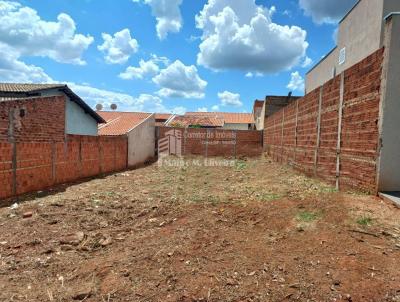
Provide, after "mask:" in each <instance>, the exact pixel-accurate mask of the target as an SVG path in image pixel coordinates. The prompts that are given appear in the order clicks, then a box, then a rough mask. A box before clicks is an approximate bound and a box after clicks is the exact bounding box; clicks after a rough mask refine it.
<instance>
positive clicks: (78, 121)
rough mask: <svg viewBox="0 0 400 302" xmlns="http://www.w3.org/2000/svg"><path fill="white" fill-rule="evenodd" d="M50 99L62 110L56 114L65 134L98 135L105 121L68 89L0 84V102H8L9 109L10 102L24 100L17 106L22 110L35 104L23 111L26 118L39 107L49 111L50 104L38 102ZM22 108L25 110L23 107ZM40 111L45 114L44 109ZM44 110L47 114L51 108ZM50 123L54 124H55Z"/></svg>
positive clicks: (55, 86)
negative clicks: (57, 103) (60, 106)
mask: <svg viewBox="0 0 400 302" xmlns="http://www.w3.org/2000/svg"><path fill="white" fill-rule="evenodd" d="M53 96H55V97H58V96H59V97H61V98H60V99H61V100H62V104H63V108H62V110H61V109H60V111H59V112H57V115H58V116H60V114H62V115H63V118H62V119H63V120H65V124H64V126H65V134H75V135H91V136H96V135H97V133H98V132H97V129H98V127H97V125H98V124H99V123H104V122H105V121H104V120H103V118H102V117H101V116H99V115H98V114H97V113H96V112H95V111H94V110H93V109H92V108H90V106H89V105H87V104H86V103H85V102H84V101H83V100H82V99H81V98H80V97H79V96H78V95H76V94H75V93H74V92H73V91H72V90H71V89H70V88H69V87H68V86H67V85H64V84H14V83H0V102H2V103H4V102H7V103H8V106H9V107H10V106H11V107H12V104H13V103H12V102H16V101H17V100H20V99H25V101H19V102H18V104H19V105H20V106H22V107H24V104H28V103H30V104H33V103H35V104H36V103H37V106H34V107H30V110H26V111H25V113H24V114H25V115H26V116H30V115H32V114H35V112H36V111H37V110H41V109H40V107H44V106H49V107H51V104H48V103H47V102H42V103H40V100H49V99H48V97H53ZM57 99H58V98H57ZM22 107H21V108H22ZM28 107H29V106H28ZM24 108H27V107H26V106H25V107H24ZM42 109H43V110H44V108H42ZM47 110H50V108H48V109H47ZM53 118H54V117H53ZM52 122H53V123H56V120H53V121H52Z"/></svg>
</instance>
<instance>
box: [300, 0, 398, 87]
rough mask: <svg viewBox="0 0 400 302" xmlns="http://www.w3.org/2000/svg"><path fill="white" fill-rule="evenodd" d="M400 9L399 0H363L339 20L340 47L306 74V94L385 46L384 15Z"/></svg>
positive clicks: (338, 38) (338, 42)
mask: <svg viewBox="0 0 400 302" xmlns="http://www.w3.org/2000/svg"><path fill="white" fill-rule="evenodd" d="M392 12H400V1H399V0H360V1H358V2H357V4H356V5H355V6H354V7H353V8H352V10H350V11H349V12H348V13H347V14H346V16H345V17H344V18H343V19H342V20H341V21H340V23H339V28H338V33H337V46H336V47H335V48H333V49H332V50H331V51H330V52H329V53H328V54H327V55H326V56H325V57H324V58H323V59H322V60H321V61H320V62H318V63H317V64H316V65H315V66H314V67H313V68H312V69H311V70H310V71H309V72H308V73H307V75H306V93H309V92H311V91H312V90H314V89H316V88H317V87H319V86H321V85H322V84H324V83H326V82H327V81H329V80H330V79H332V78H334V77H335V76H336V75H338V74H340V73H341V72H343V71H344V70H346V69H348V68H349V67H351V66H353V65H354V64H356V63H358V62H359V61H361V60H362V59H364V58H366V57H367V56H369V55H370V54H372V53H373V52H375V51H377V50H378V49H380V48H382V47H383V45H384V34H385V22H386V19H385V17H386V16H388V15H390V14H391V13H392Z"/></svg>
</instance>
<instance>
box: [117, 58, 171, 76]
mask: <svg viewBox="0 0 400 302" xmlns="http://www.w3.org/2000/svg"><path fill="white" fill-rule="evenodd" d="M160 64H163V65H164V66H167V65H168V64H169V60H168V59H167V58H166V57H158V56H156V55H154V54H152V55H151V59H149V60H148V61H145V60H143V59H142V60H140V62H139V66H138V67H134V66H129V67H128V68H127V69H126V70H125V71H124V72H122V73H120V75H119V77H120V78H121V79H123V80H132V79H140V80H142V79H144V78H147V77H154V76H156V75H157V74H158V73H159V72H160V67H159V65H160Z"/></svg>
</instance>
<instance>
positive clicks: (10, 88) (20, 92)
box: [0, 83, 105, 123]
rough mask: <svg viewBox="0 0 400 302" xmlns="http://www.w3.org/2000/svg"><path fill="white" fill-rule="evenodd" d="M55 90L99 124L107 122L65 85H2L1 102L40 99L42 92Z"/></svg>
mask: <svg viewBox="0 0 400 302" xmlns="http://www.w3.org/2000/svg"><path fill="white" fill-rule="evenodd" d="M53 89H58V90H59V91H61V92H64V93H65V94H66V95H67V96H68V97H69V98H70V100H71V101H73V102H75V103H76V104H78V105H79V106H80V107H81V108H82V109H83V110H84V111H85V113H87V114H89V115H90V116H91V117H93V118H94V119H95V120H96V121H97V122H98V123H104V122H105V120H104V119H103V118H102V117H101V116H100V115H98V114H97V113H96V112H95V111H94V110H93V109H92V108H91V107H90V106H89V105H88V104H86V103H85V102H84V101H83V100H82V99H81V98H80V97H79V96H78V95H77V94H75V93H74V92H73V91H72V90H71V89H70V88H69V87H68V86H67V85H65V84H25V83H0V102H5V101H12V100H17V99H27V98H32V97H40V96H41V93H42V92H44V91H48V90H53Z"/></svg>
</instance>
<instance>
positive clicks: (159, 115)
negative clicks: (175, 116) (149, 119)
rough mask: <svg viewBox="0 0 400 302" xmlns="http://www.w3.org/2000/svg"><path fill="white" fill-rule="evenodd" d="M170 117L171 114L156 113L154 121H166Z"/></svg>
mask: <svg viewBox="0 0 400 302" xmlns="http://www.w3.org/2000/svg"><path fill="white" fill-rule="evenodd" d="M171 116H172V114H171V113H156V115H155V118H156V120H167V119H169V118H170V117H171Z"/></svg>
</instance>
